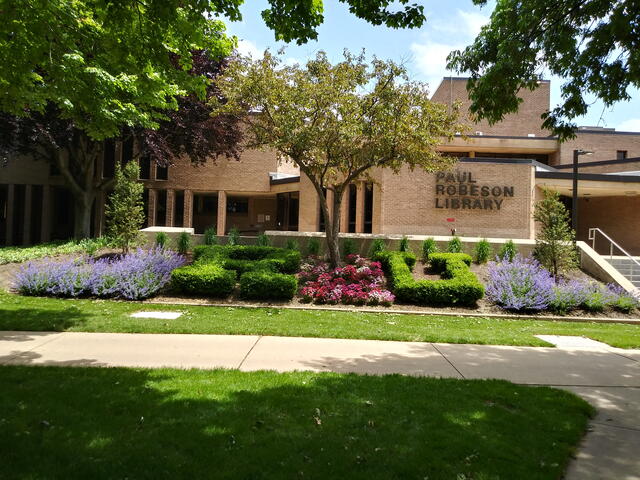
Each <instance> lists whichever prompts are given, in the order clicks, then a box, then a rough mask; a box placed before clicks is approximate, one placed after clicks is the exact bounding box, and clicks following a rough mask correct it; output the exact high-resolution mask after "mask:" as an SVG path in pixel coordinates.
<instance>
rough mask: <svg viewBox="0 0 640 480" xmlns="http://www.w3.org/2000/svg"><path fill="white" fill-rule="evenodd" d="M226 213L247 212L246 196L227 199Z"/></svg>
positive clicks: (247, 201)
mask: <svg viewBox="0 0 640 480" xmlns="http://www.w3.org/2000/svg"><path fill="white" fill-rule="evenodd" d="M227 213H240V214H248V213H249V199H247V198H234V199H227Z"/></svg>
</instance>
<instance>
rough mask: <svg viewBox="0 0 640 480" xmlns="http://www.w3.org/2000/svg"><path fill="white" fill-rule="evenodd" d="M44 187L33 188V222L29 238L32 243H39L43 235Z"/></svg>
mask: <svg viewBox="0 0 640 480" xmlns="http://www.w3.org/2000/svg"><path fill="white" fill-rule="evenodd" d="M43 192H44V190H43V188H42V185H34V186H33V187H31V222H30V224H29V237H30V238H31V243H34V244H35V243H39V242H40V235H42V199H43V196H44V195H43Z"/></svg>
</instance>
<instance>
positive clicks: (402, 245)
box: [398, 235, 411, 252]
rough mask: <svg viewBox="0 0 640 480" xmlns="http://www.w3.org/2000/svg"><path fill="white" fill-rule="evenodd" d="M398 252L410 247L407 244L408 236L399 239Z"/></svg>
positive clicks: (408, 250)
mask: <svg viewBox="0 0 640 480" xmlns="http://www.w3.org/2000/svg"><path fill="white" fill-rule="evenodd" d="M398 251H399V252H410V251H411V247H410V246H409V238H408V237H407V236H406V235H405V236H403V237H402V238H401V239H400V243H399V244H398Z"/></svg>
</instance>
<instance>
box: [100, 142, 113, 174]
mask: <svg viewBox="0 0 640 480" xmlns="http://www.w3.org/2000/svg"><path fill="white" fill-rule="evenodd" d="M115 173H116V142H114V141H113V139H108V140H105V141H104V159H103V161H102V178H112V177H113V176H114V175H115Z"/></svg>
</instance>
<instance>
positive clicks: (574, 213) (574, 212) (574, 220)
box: [571, 150, 593, 234]
mask: <svg viewBox="0 0 640 480" xmlns="http://www.w3.org/2000/svg"><path fill="white" fill-rule="evenodd" d="M592 154H593V152H591V151H589V150H574V151H573V197H572V199H573V202H572V206H571V228H573V231H574V232H576V234H577V233H578V159H579V157H580V155H592Z"/></svg>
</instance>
